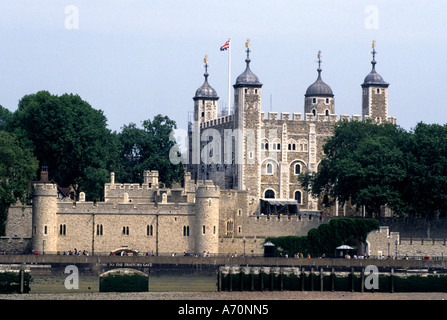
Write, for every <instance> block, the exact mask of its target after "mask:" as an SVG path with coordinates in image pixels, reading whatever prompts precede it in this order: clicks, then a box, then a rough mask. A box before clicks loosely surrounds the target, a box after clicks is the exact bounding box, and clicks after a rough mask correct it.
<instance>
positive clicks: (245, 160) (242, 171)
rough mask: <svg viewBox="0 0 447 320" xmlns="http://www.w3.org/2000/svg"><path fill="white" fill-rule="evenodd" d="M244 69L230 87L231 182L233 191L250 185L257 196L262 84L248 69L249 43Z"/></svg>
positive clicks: (246, 45) (252, 192)
mask: <svg viewBox="0 0 447 320" xmlns="http://www.w3.org/2000/svg"><path fill="white" fill-rule="evenodd" d="M245 47H246V52H247V58H246V59H245V63H246V68H245V71H244V72H243V73H242V74H240V75H239V76H238V77H237V79H236V83H235V84H234V85H233V88H234V125H235V129H236V130H237V135H236V136H235V139H234V140H235V141H234V142H235V143H234V144H235V146H234V150H235V158H234V163H235V165H236V167H235V168H236V172H235V177H234V179H233V184H234V187H235V189H237V190H247V189H248V188H250V190H249V191H250V195H252V196H253V197H259V196H260V184H259V181H260V171H259V165H260V145H259V143H258V142H259V141H261V138H263V137H260V136H259V135H260V134H261V121H262V120H261V98H262V83H261V82H260V81H259V78H258V77H257V76H256V75H255V74H254V73H253V72H252V71H251V70H250V62H251V60H250V46H249V40H247V42H246V44H245Z"/></svg>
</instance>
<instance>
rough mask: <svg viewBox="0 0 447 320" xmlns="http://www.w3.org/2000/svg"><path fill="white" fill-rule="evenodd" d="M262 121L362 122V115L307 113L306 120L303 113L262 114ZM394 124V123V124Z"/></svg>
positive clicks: (389, 119) (390, 120)
mask: <svg viewBox="0 0 447 320" xmlns="http://www.w3.org/2000/svg"><path fill="white" fill-rule="evenodd" d="M261 119H262V120H273V121H276V120H282V121H303V122H337V121H342V120H346V121H362V116H361V115H356V114H354V115H352V116H351V117H350V116H349V115H346V114H342V115H340V116H338V115H337V114H329V115H325V114H316V115H314V114H313V113H305V114H304V118H303V114H302V113H292V114H291V113H290V112H281V113H279V114H278V112H267V113H265V112H261ZM395 119H396V118H394V117H388V121H389V122H392V121H393V120H394V121H395ZM393 123H394V122H393Z"/></svg>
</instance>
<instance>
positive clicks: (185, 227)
mask: <svg viewBox="0 0 447 320" xmlns="http://www.w3.org/2000/svg"><path fill="white" fill-rule="evenodd" d="M183 236H184V237H189V226H183Z"/></svg>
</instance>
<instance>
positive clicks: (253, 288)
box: [250, 270, 255, 291]
mask: <svg viewBox="0 0 447 320" xmlns="http://www.w3.org/2000/svg"><path fill="white" fill-rule="evenodd" d="M250 290H251V291H254V290H255V278H254V274H253V270H251V272H250Z"/></svg>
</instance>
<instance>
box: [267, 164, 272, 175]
mask: <svg viewBox="0 0 447 320" xmlns="http://www.w3.org/2000/svg"><path fill="white" fill-rule="evenodd" d="M266 173H267V174H273V165H272V164H271V163H267V167H266Z"/></svg>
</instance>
